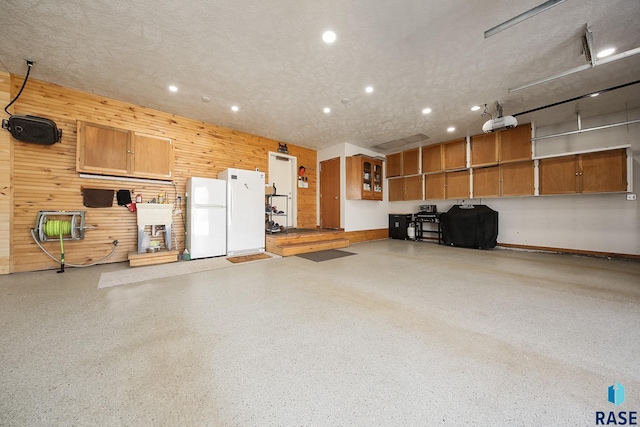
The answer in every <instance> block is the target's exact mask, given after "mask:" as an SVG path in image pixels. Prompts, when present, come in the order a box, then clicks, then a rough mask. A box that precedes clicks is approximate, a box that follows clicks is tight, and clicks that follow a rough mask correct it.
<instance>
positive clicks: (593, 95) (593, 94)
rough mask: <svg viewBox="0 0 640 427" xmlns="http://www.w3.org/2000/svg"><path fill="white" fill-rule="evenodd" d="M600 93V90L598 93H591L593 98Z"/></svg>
mask: <svg viewBox="0 0 640 427" xmlns="http://www.w3.org/2000/svg"><path fill="white" fill-rule="evenodd" d="M598 95H600V92H596V93H592V94H591V95H589V96H590V97H592V98H595V97H596V96H598Z"/></svg>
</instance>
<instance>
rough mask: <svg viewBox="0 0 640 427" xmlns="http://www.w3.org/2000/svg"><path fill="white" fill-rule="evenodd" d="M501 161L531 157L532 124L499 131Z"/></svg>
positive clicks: (528, 158)
mask: <svg viewBox="0 0 640 427" xmlns="http://www.w3.org/2000/svg"><path fill="white" fill-rule="evenodd" d="M498 152H499V153H498V155H499V159H498V160H499V161H500V163H506V162H514V161H519V160H530V159H531V124H530V123H527V124H524V125H520V126H516V127H515V128H513V129H507V130H503V131H502V132H499V150H498Z"/></svg>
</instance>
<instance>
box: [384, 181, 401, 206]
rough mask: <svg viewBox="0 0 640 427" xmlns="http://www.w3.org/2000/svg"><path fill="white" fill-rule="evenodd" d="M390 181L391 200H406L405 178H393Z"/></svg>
mask: <svg viewBox="0 0 640 427" xmlns="http://www.w3.org/2000/svg"><path fill="white" fill-rule="evenodd" d="M387 182H388V183H389V201H390V202H398V201H401V200H404V178H392V179H389V180H387Z"/></svg>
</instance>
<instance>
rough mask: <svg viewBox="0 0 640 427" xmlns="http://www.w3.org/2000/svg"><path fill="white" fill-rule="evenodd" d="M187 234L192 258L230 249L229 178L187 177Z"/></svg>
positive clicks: (186, 243)
mask: <svg viewBox="0 0 640 427" xmlns="http://www.w3.org/2000/svg"><path fill="white" fill-rule="evenodd" d="M185 201H186V204H187V205H186V206H187V225H186V229H187V235H186V238H185V246H186V248H187V250H189V255H190V257H191V259H196V258H208V257H214V256H220V255H226V253H227V225H226V224H227V182H226V181H222V180H219V179H211V178H189V179H188V180H187V194H186V200H185Z"/></svg>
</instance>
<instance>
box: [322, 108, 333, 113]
mask: <svg viewBox="0 0 640 427" xmlns="http://www.w3.org/2000/svg"><path fill="white" fill-rule="evenodd" d="M322 111H324V113H325V114H329V113H330V112H331V108H329V107H324V109H323V110H322Z"/></svg>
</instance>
